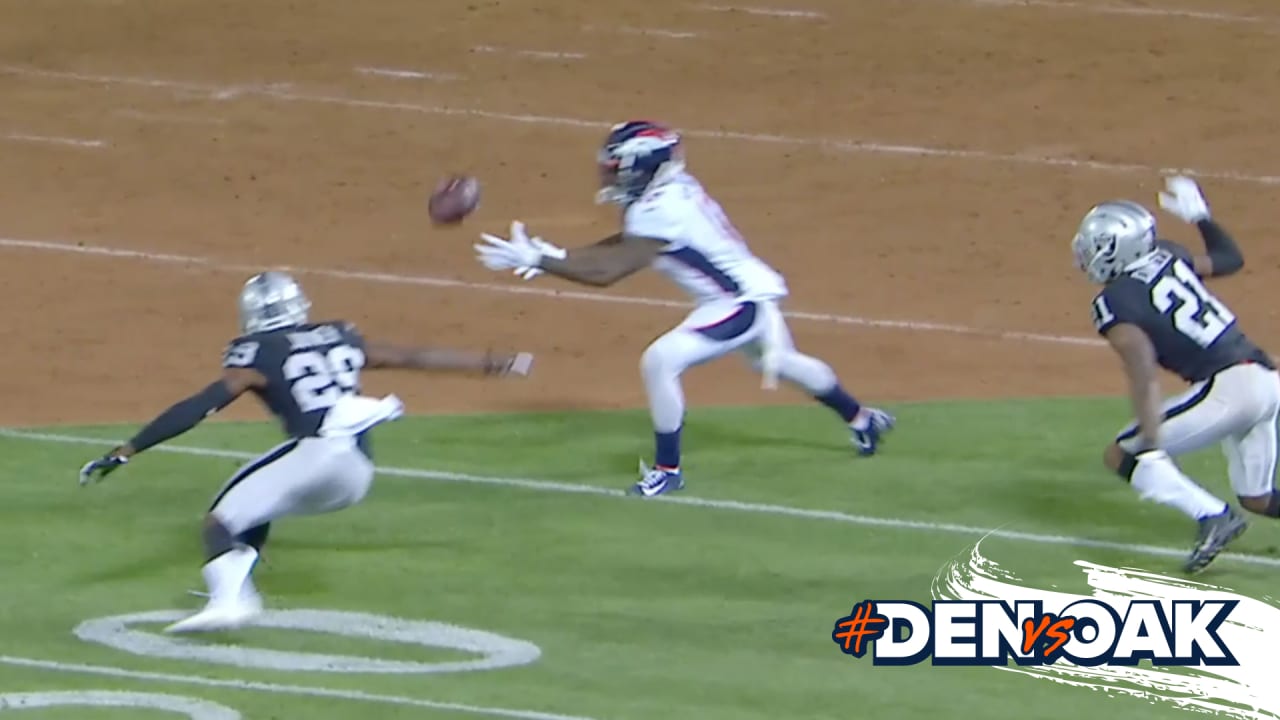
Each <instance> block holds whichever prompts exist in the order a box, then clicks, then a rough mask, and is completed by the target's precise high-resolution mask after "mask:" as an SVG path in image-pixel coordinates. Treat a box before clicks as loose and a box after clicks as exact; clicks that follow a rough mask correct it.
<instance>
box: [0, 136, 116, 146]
mask: <svg viewBox="0 0 1280 720" xmlns="http://www.w3.org/2000/svg"><path fill="white" fill-rule="evenodd" d="M0 139H4V140H11V141H13V142H26V143H43V144H46V145H66V146H67V147H78V148H103V147H106V146H107V142H106V141H105V140H89V139H84V138H69V137H54V136H51V135H28V134H26V133H6V134H4V135H0Z"/></svg>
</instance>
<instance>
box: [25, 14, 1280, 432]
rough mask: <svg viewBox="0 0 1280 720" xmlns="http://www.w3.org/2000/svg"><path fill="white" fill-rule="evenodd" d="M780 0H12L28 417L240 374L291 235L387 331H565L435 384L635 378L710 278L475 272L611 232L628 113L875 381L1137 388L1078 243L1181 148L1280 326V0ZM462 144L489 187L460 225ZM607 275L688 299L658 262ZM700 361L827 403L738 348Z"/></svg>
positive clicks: (825, 348) (1144, 196)
mask: <svg viewBox="0 0 1280 720" xmlns="http://www.w3.org/2000/svg"><path fill="white" fill-rule="evenodd" d="M766 4H768V5H772V6H774V7H773V8H772V9H770V8H763V9H761V8H756V9H755V10H754V11H752V12H745V11H734V12H730V11H725V10H717V9H710V8H709V7H707V6H704V5H699V4H697V3H696V2H687V1H685V0H681V1H680V2H671V1H670V0H654V1H652V2H647V3H642V4H627V5H621V6H619V7H611V6H610V5H609V4H607V3H598V2H580V1H579V0H564V1H562V2H556V3H538V2H525V1H513V2H507V1H498V0H471V1H470V2H454V1H452V0H450V1H449V2H434V3H425V2H420V1H414V2H410V1H409V0H377V1H370V2H363V3H353V2H349V1H338V0H298V1H296V2H290V3H261V2H248V1H247V0H222V1H218V2H193V1H191V0H169V1H168V2H165V3H161V4H156V3H145V2H141V1H140V0H94V1H92V2H84V1H83V0H76V1H71V0H44V1H42V2H40V3H23V2H19V0H0V17H2V18H3V20H4V21H3V22H0V61H2V64H3V66H4V67H3V69H0V98H2V99H3V100H2V101H0V154H2V155H0V156H2V157H3V158H4V163H3V170H4V173H3V175H2V176H0V238H3V239H4V240H3V245H2V246H0V249H2V250H3V265H2V266H0V282H2V283H3V286H4V287H5V288H6V291H7V292H6V302H5V309H4V313H5V315H6V317H7V318H8V326H9V327H10V328H11V329H10V331H9V332H10V336H11V338H13V339H15V340H16V341H14V342H11V343H10V345H9V349H8V350H7V351H6V352H5V355H4V357H3V361H4V363H5V365H6V368H7V372H6V373H5V381H4V382H5V385H6V387H5V393H4V394H5V397H6V398H7V402H6V403H5V404H4V405H3V409H2V410H0V423H5V424H39V423H54V422H59V423H62V422H83V421H95V422H96V421H113V420H121V419H128V420H142V419H145V418H146V417H148V416H150V415H151V414H152V413H153V412H155V411H157V410H158V409H160V408H161V407H163V406H164V405H165V404H167V403H168V402H170V401H172V400H174V399H177V398H178V397H181V396H182V395H183V394H185V393H187V392H189V391H191V390H193V389H195V388H197V387H199V386H200V384H202V383H203V382H206V381H207V380H208V379H210V378H211V377H212V376H213V375H214V373H215V372H216V370H217V364H216V363H217V359H218V353H219V352H220V351H221V349H222V346H223V344H224V343H225V341H226V340H228V339H229V338H230V336H231V335H233V334H234V332H235V315H234V302H233V301H234V298H235V292H236V290H237V288H238V286H239V285H240V283H241V282H242V281H243V280H244V278H245V277H247V275H248V274H249V273H250V272H251V270H252V269H254V268H257V267H264V268H265V267H269V266H281V265H285V266H292V267H295V268H301V269H307V270H317V269H318V270H326V271H328V272H327V273H321V274H317V273H313V272H308V271H303V270H300V272H301V273H302V279H303V280H304V282H305V284H306V286H307V287H308V289H309V291H310V293H311V294H312V296H313V299H314V300H315V302H316V311H317V313H318V314H320V315H326V316H335V315H337V316H345V317H348V318H350V319H353V320H356V321H358V322H359V323H360V324H361V325H362V326H363V327H364V328H365V330H366V332H367V333H368V334H369V335H377V336H381V337H385V338H388V339H396V340H403V341H414V342H423V343H435V344H442V345H452V346H463V347H476V348H483V347H487V346H492V347H497V348H503V347H510V348H518V349H529V350H534V351H536V352H538V353H539V355H540V362H541V364H540V366H539V368H538V374H537V378H536V380H533V381H530V382H525V383H488V382H484V381H479V380H459V379H456V378H440V377H434V378H433V377H420V376H412V375H400V376H395V375H392V376H380V377H371V378H370V380H369V382H370V385H371V386H372V389H374V390H379V391H381V390H389V389H394V390H395V391H396V392H398V393H399V394H400V395H401V396H402V397H404V398H405V399H406V401H408V403H409V405H410V408H411V410H412V411H414V412H419V413H423V412H437V411H465V410H502V409H530V408H538V409H572V408H591V407H621V406H636V405H639V404H641V403H642V402H643V397H642V394H641V387H640V383H639V378H638V371H637V369H636V363H637V361H638V358H639V353H640V351H641V349H642V348H643V347H644V345H645V344H646V343H647V342H648V340H649V339H651V338H652V337H653V336H655V335H656V334H658V333H659V332H661V331H663V330H664V329H665V328H667V327H669V326H670V325H671V324H673V323H674V322H675V321H677V320H678V318H679V317H680V316H681V313H680V310H678V309H675V308H672V307H666V306H655V305H652V304H648V305H646V304H637V303H612V302H602V301H601V300H600V298H590V297H564V296H559V297H553V296H549V295H546V294H543V295H528V294H512V293H510V292H504V291H503V289H504V288H503V287H499V288H494V287H488V286H486V287H476V286H475V284H476V283H485V284H496V285H500V286H504V287H505V288H516V287H517V286H518V285H519V284H518V283H517V282H515V281H510V280H508V279H507V278H505V277H502V276H496V275H493V274H491V273H487V272H486V271H485V270H484V269H483V268H481V267H480V266H479V265H478V264H476V263H475V262H474V260H473V258H472V251H471V244H472V242H473V241H474V239H475V237H476V235H475V234H476V233H477V232H479V231H480V230H482V229H488V230H503V229H505V227H506V224H507V223H508V222H509V221H510V220H511V219H514V218H520V219H523V220H525V221H526V222H527V223H529V224H530V226H531V228H532V229H533V230H535V231H537V232H539V233H540V234H542V235H543V236H545V237H547V238H548V239H551V240H553V241H556V242H559V243H562V244H566V245H573V244H576V243H581V242H586V241H590V240H593V239H595V238H596V237H598V236H599V235H601V234H603V233H607V232H610V231H611V230H612V229H613V227H614V226H613V224H612V223H613V222H614V218H613V217H612V216H611V215H610V214H609V212H608V211H607V210H604V209H600V208H596V207H594V206H593V205H592V204H591V192H592V190H593V186H594V172H595V170H594V167H593V164H592V162H593V153H594V150H595V146H596V144H597V143H598V142H599V140H600V138H601V137H602V136H603V132H604V128H605V127H606V125H607V124H608V123H609V122H612V121H616V120H620V119H624V118H627V117H630V116H645V117H657V118H660V119H663V120H666V121H668V122H671V123H673V124H675V125H677V126H678V127H680V128H682V129H684V130H686V131H687V132H688V143H687V149H688V152H689V155H690V161H691V164H692V168H693V169H694V170H695V172H697V173H698V174H699V176H700V177H701V178H702V179H703V180H704V181H705V182H706V183H707V184H708V186H709V187H710V189H711V190H712V191H713V193H715V194H716V195H717V196H718V197H719V198H720V199H721V200H722V202H723V203H724V205H725V206H726V208H727V210H728V211H729V213H730V215H731V216H732V217H733V218H734V220H735V221H736V222H737V224H738V225H739V226H740V227H741V229H742V230H743V231H744V233H745V234H746V235H747V236H748V238H749V239H750V240H751V242H752V244H753V245H754V246H755V248H756V249H757V250H758V252H759V253H760V254H761V255H762V256H764V257H765V258H767V259H769V260H770V261H772V262H773V263H774V264H776V265H777V266H778V267H779V268H780V269H781V270H782V271H783V272H784V273H785V274H786V275H787V277H788V280H789V282H790V284H791V286H792V291H793V294H792V298H791V300H790V302H789V304H788V308H789V309H790V310H793V311H804V312H809V313H813V314H814V316H813V317H809V318H808V319H796V320H794V321H793V323H792V327H793V331H794V333H795V335H796V337H797V340H798V342H799V343H800V345H801V346H802V347H803V348H806V349H807V350H809V351H810V352H812V353H814V354H817V355H819V356H822V357H824V358H826V359H828V360H830V361H831V362H832V364H833V365H835V366H836V367H837V368H838V370H839V371H840V372H841V374H842V375H843V376H844V377H845V378H846V379H847V381H848V384H849V385H850V386H851V388H852V389H853V390H854V392H855V393H857V394H859V395H862V396H865V397H867V398H872V399H876V400H882V399H883V400H903V399H929V398H944V397H1006V396H1018V395H1045V394H1077V393H1090V394H1093V393H1111V392H1116V391H1119V390H1120V389H1121V388H1122V385H1121V382H1122V378H1121V377H1120V376H1119V373H1117V372H1115V368H1114V361H1113V360H1112V359H1111V358H1110V357H1109V356H1108V354H1107V353H1105V351H1102V350H1100V349H1099V348H1097V347H1095V346H1091V345H1088V344H1077V343H1073V342H1072V339H1073V338H1086V339H1088V338H1089V336H1090V331H1091V328H1090V326H1089V315H1088V300H1089V298H1090V293H1091V289H1090V288H1089V286H1088V285H1087V284H1085V282H1084V281H1083V279H1082V278H1080V277H1079V276H1078V275H1077V274H1076V272H1075V271H1074V269H1073V268H1072V266H1071V259H1070V254H1069V250H1068V247H1067V245H1068V241H1069V240H1070V234H1071V232H1072V230H1073V229H1074V225H1075V223H1076V221H1077V220H1078V217H1079V215H1080V213H1081V212H1083V210H1084V209H1086V208H1087V207H1088V206H1089V205H1090V204H1092V203H1093V202H1096V201H1098V200H1101V199H1104V198H1106V197H1107V196H1111V195H1130V196H1133V197H1135V199H1139V200H1144V201H1150V200H1151V199H1152V197H1153V195H1154V192H1155V190H1156V187H1157V185H1158V183H1159V175H1158V173H1159V169H1160V168H1164V167H1191V168H1195V169H1197V170H1200V171H1204V172H1206V173H1210V174H1211V177H1209V178H1208V179H1206V189H1207V191H1208V192H1209V194H1210V200H1211V201H1212V202H1213V203H1214V207H1215V209H1216V210H1217V212H1218V214H1219V217H1221V218H1222V219H1223V221H1224V222H1225V223H1226V224H1227V226H1228V227H1229V228H1231V229H1232V230H1233V231H1235V233H1236V234H1237V235H1238V237H1239V238H1240V240H1241V242H1242V244H1243V245H1244V248H1245V250H1246V255H1247V257H1248V258H1249V262H1250V265H1249V268H1248V269H1247V270H1246V272H1245V273H1244V274H1243V276H1242V277H1241V278H1239V279H1236V280H1232V281H1230V282H1229V283H1227V284H1226V285H1225V286H1223V287H1221V293H1222V295H1223V296H1224V298H1225V299H1227V300H1228V301H1229V302H1233V303H1234V307H1235V309H1236V310H1237V313H1238V315H1239V316H1240V317H1241V319H1242V321H1243V322H1244V323H1245V325H1246V327H1247V329H1248V330H1249V331H1250V332H1251V333H1252V334H1253V335H1255V336H1256V337H1257V338H1258V339H1260V340H1261V341H1263V342H1264V343H1268V344H1269V345H1270V346H1271V347H1273V348H1280V327H1278V326H1277V323H1276V322H1275V310H1274V309H1273V308H1274V305H1273V304H1272V303H1270V302H1268V301H1269V300H1270V299H1271V298H1273V297H1275V296H1276V295H1277V293H1276V291H1274V290H1273V289H1272V286H1273V285H1274V284H1275V278H1276V277H1277V271H1276V270H1275V266H1276V264H1277V260H1278V259H1280V248H1278V247H1277V246H1276V245H1274V244H1273V243H1272V242H1271V230H1272V223H1271V219H1272V218H1273V217H1274V215H1275V214H1276V212H1277V211H1276V210H1275V207H1274V202H1273V198H1274V195H1275V193H1276V192H1277V191H1280V178H1277V177H1275V176H1276V175H1280V158H1277V157H1276V152H1275V150H1274V143H1275V134H1274V132H1268V131H1272V130H1274V128H1275V122H1274V119H1273V116H1274V110H1275V108H1276V107H1280V91H1277V89H1276V86H1275V83H1274V78H1275V77H1276V73H1277V72H1278V71H1280V65H1278V63H1280V60H1278V59H1277V58H1278V56H1277V54H1276V53H1275V52H1274V47H1275V43H1276V40H1277V38H1276V35H1277V32H1278V31H1280V10H1277V9H1276V8H1274V7H1272V6H1271V3H1268V2H1264V1H1262V0H1258V1H1255V2H1246V1H1245V0H1215V2H1212V3H1210V2H1207V1H1206V0H1200V2H1199V5H1196V4H1194V3H1192V2H1190V0H1183V3H1182V4H1180V5H1179V6H1177V7H1170V6H1169V4H1168V3H1161V5H1160V7H1159V8H1155V9H1151V8H1148V9H1147V10H1145V11H1143V12H1141V13H1134V11H1132V10H1129V11H1124V8H1125V7H1127V6H1118V5H1116V4H1114V3H1102V2H1098V3H1094V2H1091V1H1090V0H1081V1H1080V2H1074V3H1062V4H1058V3H1057V2H1056V0H1045V1H1044V2H1040V3H1036V4H1032V5H1029V6H1010V5H1002V4H990V3H969V2H960V1H955V0H898V1H896V2H856V3H849V2H838V1H837V0H821V1H819V0H813V1H812V2H806V3H804V4H800V0H795V2H787V3H785V6H782V5H779V4H778V3H772V2H769V3H766ZM1117 7H1119V8H1120V11H1118V10H1117V9H1116V8H1117ZM784 11H785V12H784ZM454 170H462V171H466V172H471V173H474V174H476V175H477V176H479V177H480V178H481V180H482V181H483V182H484V188H485V199H484V204H483V207H482V208H481V210H480V212H479V213H478V214H477V215H476V216H475V217H474V218H473V219H471V220H470V221H468V223H467V224H466V225H465V226H464V227H463V228H462V229H455V230H437V229H433V228H431V227H430V226H429V224H428V221H427V218H426V212H425V201H426V195H427V193H428V192H429V191H430V189H431V187H432V186H433V185H434V184H435V182H436V181H437V179H438V177H439V176H440V175H441V174H443V173H445V172H449V171H454ZM1165 228H1166V231H1167V232H1168V234H1170V235H1172V236H1173V237H1175V238H1178V239H1190V238H1192V237H1193V236H1192V235H1191V234H1189V233H1187V232H1186V230H1185V229H1184V228H1181V227H1176V226H1175V224H1174V222H1173V221H1171V220H1166V221H1165ZM121 251H136V252H133V253H125V252H121ZM173 256H181V257H173ZM343 273H346V274H345V275H343ZM379 273H380V274H379ZM392 275H394V277H393V276H392ZM424 278H426V279H425V280H424ZM445 280H451V281H456V282H455V283H453V284H452V285H450V284H447V283H444V282H443V281H445ZM533 286H534V287H538V288H544V289H564V290H577V288H570V287H569V286H568V285H564V284H559V283H556V282H555V281H546V280H539V281H537V282H536V283H535V284H534V285H533ZM605 294H606V295H609V296H622V295H625V296H632V297H643V298H654V299H667V300H678V299H679V296H678V295H676V294H675V292H674V290H673V289H672V288H669V287H667V286H665V285H664V284H663V283H662V281H661V280H660V279H658V278H656V277H639V278H636V279H633V280H631V281H629V282H627V283H626V284H625V285H624V286H622V287H620V288H617V289H616V290H610V291H607V292H606V293H605ZM868 319H875V320H893V321H903V324H902V325H901V326H896V327H893V326H883V325H882V326H875V325H868V324H867V323H866V320H868ZM940 325H945V326H947V327H940ZM952 326H959V327H958V328H957V327H952ZM957 330H960V331H957ZM971 331H972V332H971ZM1001 332H1006V333H1007V332H1014V333H1034V334H1039V335H1042V336H1053V337H1041V336H1037V337H1033V338H1027V337H1023V336H1020V335H1018V336H1009V335H1003V336H1002V335H1000V334H999V333H1001ZM1059 336H1061V337H1059ZM687 387H688V391H689V395H690V399H691V400H692V401H693V402H695V403H749V404H758V403H767V402H795V401H797V399H798V398H797V396H796V395H794V394H792V393H779V394H776V395H771V394H767V393H763V392H762V391H759V390H757V387H758V385H757V382H756V380H755V379H754V378H753V377H752V376H751V375H750V374H749V373H748V372H747V371H746V370H745V369H744V368H742V367H740V366H739V363H736V362H733V361H729V362H728V363H727V367H726V364H725V363H721V364H718V365H716V366H714V368H700V369H697V370H695V371H693V373H691V375H690V379H689V382H688V383H687ZM230 415H232V416H234V417H260V416H261V412H260V410H259V409H257V408H255V407H252V406H250V405H248V404H246V405H245V406H244V407H241V408H238V409H236V410H234V411H233V412H232V413H230Z"/></svg>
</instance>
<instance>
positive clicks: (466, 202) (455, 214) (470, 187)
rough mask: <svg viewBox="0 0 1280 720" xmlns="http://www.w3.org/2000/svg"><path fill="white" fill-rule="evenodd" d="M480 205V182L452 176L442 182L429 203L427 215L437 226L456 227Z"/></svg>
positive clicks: (467, 176)
mask: <svg viewBox="0 0 1280 720" xmlns="http://www.w3.org/2000/svg"><path fill="white" fill-rule="evenodd" d="M479 205H480V181H479V180H476V179H475V178H473V177H471V176H469V175H452V176H450V177H447V178H445V179H444V180H441V181H440V184H439V185H437V186H436V190H435V192H433V193H431V198H430V199H429V200H428V201H427V213H428V214H430V215H431V221H432V222H434V223H436V224H437V225H456V224H457V223H460V222H462V221H463V219H465V218H466V217H467V216H468V215H470V214H471V213H473V212H475V209H476V208H477V207H479Z"/></svg>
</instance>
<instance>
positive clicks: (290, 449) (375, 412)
mask: <svg viewBox="0 0 1280 720" xmlns="http://www.w3.org/2000/svg"><path fill="white" fill-rule="evenodd" d="M239 304H240V330H241V334H240V335H239V336H238V337H237V338H236V339H234V340H232V342H231V343H230V344H229V345H228V346H227V349H226V350H225V351H224V352H223V356H222V366H223V372H222V376H221V377H220V378H218V379H217V380H215V381H213V382H212V383H210V384H209V385H207V386H206V387H205V388H204V389H202V390H201V391H199V392H197V393H195V394H194V395H192V396H190V397H188V398H186V399H184V400H182V401H180V402H178V403H175V404H174V405H173V406H171V407H170V408H168V409H167V410H165V411H164V412H162V413H161V414H160V415H159V416H157V417H156V418H155V419H154V420H152V421H151V422H150V423H148V424H147V425H146V426H145V427H144V428H142V430H140V431H139V432H138V434H137V435H135V436H134V437H133V438H132V439H131V440H129V442H127V443H125V444H124V445H121V446H119V447H116V448H114V449H112V450H111V451H110V452H108V453H107V454H106V455H104V456H103V457H101V458H99V459H97V460H94V461H92V462H90V463H87V464H86V465H84V467H82V468H81V470H80V484H81V485H87V484H89V483H91V482H94V481H97V480H100V479H102V478H104V477H106V476H107V475H109V474H110V473H112V472H113V471H114V470H116V469H117V468H119V467H121V466H123V465H125V464H126V463H128V462H129V461H130V458H132V457H134V456H135V455H137V454H138V453H141V452H144V451H146V450H148V449H150V448H152V447H155V446H156V445H159V444H160V443H163V442H165V441H166V440H169V439H171V438H174V437H177V436H178V435H181V434H182V433H184V432H187V431H188V430H190V429H192V428H194V427H195V426H196V425H197V424H199V423H200V422H201V421H202V420H204V419H205V418H207V417H209V416H210V415H212V414H214V413H216V412H218V411H219V410H221V409H222V408H224V407H226V406H227V405H230V404H231V403H232V402H234V401H235V400H236V399H237V398H239V397H240V396H242V395H244V394H245V393H253V394H254V395H256V396H257V397H258V398H259V399H260V400H261V401H262V403H263V404H264V405H265V406H266V408H267V410H268V411H269V412H270V413H271V415H272V416H274V417H275V418H276V419H277V420H278V421H279V422H280V424H281V425H282V426H283V429H284V433H285V435H286V436H287V438H288V439H287V440H286V441H285V442H284V443H281V444H280V445H278V446H276V447H275V448H273V449H271V450H269V451H267V452H266V453H264V454H263V455H261V456H260V457H258V458H257V459H255V460H252V461H250V462H249V463H247V464H245V465H244V466H242V467H241V468H240V469H239V470H238V471H236V473H235V474H234V475H233V476H232V477H231V478H230V479H229V480H228V481H227V482H226V483H225V484H224V485H223V487H222V489H221V490H220V491H219V492H218V494H217V496H216V498H215V499H214V501H213V503H212V505H211V506H210V507H209V509H208V510H207V511H206V514H205V519H204V524H203V527H202V530H201V536H202V539H203V541H204V546H205V564H204V566H203V568H202V574H203V575H204V578H205V582H206V584H207V585H208V587H209V601H208V604H207V605H206V606H205V608H204V609H203V610H201V611H199V612H197V613H195V614H194V615H192V616H190V617H188V618H186V619H184V620H181V621H179V622H177V623H174V624H173V625H171V626H169V627H168V628H166V632H206V631H212V630H222V629H231V628H234V627H239V626H240V625H242V624H243V623H244V622H246V621H247V620H248V619H249V618H251V617H253V616H254V615H256V614H257V613H258V612H260V611H261V607H262V602H261V598H260V596H259V595H258V593H257V591H256V589H255V588H254V587H253V582H252V578H251V574H252V572H253V568H254V566H255V565H256V563H257V561H258V557H259V553H260V551H261V550H262V547H263V545H264V544H265V543H266V540H267V536H268V533H269V530H270V527H271V524H272V523H273V522H275V521H276V520H278V519H280V518H283V517H287V516H292V515H314V514H320V513H330V512H336V511H338V510H341V509H343V508H346V507H350V506H352V505H354V504H356V503H359V502H360V501H361V500H362V499H363V498H364V496H365V494H366V493H367V492H368V489H369V487H370V485H371V484H372V482H373V477H374V465H373V456H372V452H371V450H370V447H369V444H368V442H367V440H368V434H369V432H370V431H371V430H372V429H373V428H374V427H376V426H377V425H380V424H382V423H385V422H390V421H392V420H395V419H397V418H399V417H400V416H401V415H402V414H403V410H404V406H403V404H402V403H401V402H400V399H399V398H397V397H395V396H394V395H388V396H386V397H383V398H380V399H378V398H372V397H366V396H363V395H362V394H361V390H360V387H361V384H360V373H361V371H362V370H364V369H366V368H372V369H379V368H387V369H393V368H404V369H411V370H440V371H466V372H479V373H484V374H487V375H527V374H528V372H529V369H530V366H531V364H532V360H533V358H532V356H531V355H529V354H527V353H520V354H517V355H494V354H491V353H469V352H461V351H456V350H448V349H436V348H419V347H400V346H395V345H388V344H383V343H368V342H366V341H365V339H364V338H363V337H362V336H361V335H360V333H359V332H358V331H357V330H356V328H355V327H354V326H353V325H352V324H351V323H347V322H343V321H340V320H333V321H328V322H310V321H309V319H308V317H309V310H310V307H311V303H310V301H309V300H308V299H307V297H306V294H305V293H304V292H303V291H302V288H301V286H300V285H299V284H298V283H297V281H296V280H294V279H293V278H292V277H290V276H289V275H288V274H286V273H282V272H276V271H271V272H265V273H260V274H258V275H255V276H253V277H252V278H250V279H249V280H248V282H246V283H245V285H244V287H243V288H242V289H241V292H240V300H239Z"/></svg>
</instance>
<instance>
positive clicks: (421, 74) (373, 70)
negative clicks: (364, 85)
mask: <svg viewBox="0 0 1280 720" xmlns="http://www.w3.org/2000/svg"><path fill="white" fill-rule="evenodd" d="M355 71H356V72H357V73H359V74H361V75H374V76H377V77H388V78H396V79H399V80H457V79H458V76H457V75H455V74H453V73H439V72H425V71H422V70H398V69H396V68H384V67H358V68H356V69H355Z"/></svg>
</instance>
